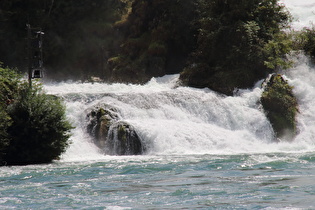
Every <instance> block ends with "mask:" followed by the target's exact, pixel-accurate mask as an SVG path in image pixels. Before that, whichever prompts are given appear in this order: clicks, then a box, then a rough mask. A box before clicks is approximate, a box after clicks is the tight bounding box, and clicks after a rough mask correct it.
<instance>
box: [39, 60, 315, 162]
mask: <svg viewBox="0 0 315 210" xmlns="http://www.w3.org/2000/svg"><path fill="white" fill-rule="evenodd" d="M297 61H299V62H297V65H296V66H295V67H294V68H292V69H290V70H287V71H285V72H283V73H284V74H285V76H286V79H287V80H288V81H289V83H290V85H292V86H294V93H295V94H296V96H297V98H298V101H299V104H300V107H299V109H300V113H299V114H298V129H299V134H298V136H297V137H296V139H295V140H294V142H293V143H286V142H280V143H275V142H273V136H274V133H273V130H272V128H271V125H270V123H269V121H268V120H267V118H266V116H265V114H264V111H263V110H262V108H261V105H260V102H259V98H260V95H261V93H262V88H261V83H262V81H260V82H258V83H257V85H256V86H255V87H253V88H252V89H247V90H239V91H237V93H236V94H235V96H233V97H232V96H224V95H220V94H218V93H216V92H214V91H212V90H210V89H207V88H205V89H196V88H189V87H176V81H177V79H178V75H168V76H165V77H162V78H153V79H152V80H151V81H150V82H148V83H147V84H145V85H130V84H129V85H127V84H102V83H94V84H90V83H58V84H46V85H45V89H46V90H47V91H48V92H49V93H51V94H56V95H59V96H61V97H63V98H64V99H65V103H66V106H67V113H68V118H69V119H70V121H71V122H72V123H73V124H74V126H75V127H76V128H75V130H74V131H73V136H72V139H71V140H72V144H71V146H70V148H69V149H68V150H67V152H66V153H65V154H64V157H63V158H64V159H66V160H81V159H83V160H86V159H98V158H104V155H108V154H106V152H104V151H102V150H100V149H99V148H97V147H96V146H95V145H94V143H93V140H92V139H91V137H90V136H89V135H88V134H87V133H86V125H87V121H86V120H87V119H86V115H87V113H86V110H87V109H90V108H92V107H95V106H97V105H99V104H104V103H106V104H108V105H110V106H112V107H115V108H116V109H117V110H118V112H119V117H120V119H121V120H123V121H124V122H127V123H128V124H130V125H132V126H133V127H134V128H135V130H136V131H137V134H138V135H139V136H140V138H141V140H142V141H143V142H142V143H143V144H144V145H145V146H146V148H147V151H146V155H169V154H174V155H179V154H180V155H182V154H237V153H266V152H267V153H268V152H302V151H303V152H307V151H313V150H314V149H315V146H314V139H315V110H314V109H315V101H314V98H315V90H314V84H315V70H314V68H311V67H310V66H309V65H307V60H306V58H305V57H303V56H300V57H298V58H297Z"/></svg>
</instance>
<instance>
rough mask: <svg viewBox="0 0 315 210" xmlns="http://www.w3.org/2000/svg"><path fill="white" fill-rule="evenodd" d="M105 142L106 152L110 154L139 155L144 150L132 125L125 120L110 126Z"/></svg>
mask: <svg viewBox="0 0 315 210" xmlns="http://www.w3.org/2000/svg"><path fill="white" fill-rule="evenodd" d="M106 143H107V147H106V149H107V150H108V151H107V153H109V154H111V155H141V154H143V152H144V151H145V148H144V147H143V145H142V142H141V139H140V137H139V136H138V134H137V132H136V131H135V129H134V127H133V126H131V125H129V124H128V123H126V122H118V123H115V124H114V125H113V126H112V127H111V129H110V132H109V136H108V140H107V142H106Z"/></svg>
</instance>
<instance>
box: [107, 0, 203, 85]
mask: <svg viewBox="0 0 315 210" xmlns="http://www.w3.org/2000/svg"><path fill="white" fill-rule="evenodd" d="M196 6H197V4H196V3H195V2H194V1H190V0H182V1H168V0H156V1H148V0H135V1H134V2H133V4H132V11H131V12H130V14H129V16H128V17H127V18H126V20H125V21H124V22H120V23H119V25H117V28H118V29H119V30H120V31H122V32H123V34H124V36H125V39H124V41H123V43H122V47H121V50H120V51H119V54H118V56H116V57H113V58H112V59H110V60H109V61H110V63H111V65H112V68H113V74H112V79H113V80H114V81H125V82H137V83H139V82H140V83H141V82H146V81H147V80H148V79H150V78H151V77H152V76H162V75H165V74H172V73H179V72H180V71H181V70H182V69H183V67H184V66H185V63H186V59H187V57H188V55H189V53H190V52H191V51H192V50H193V49H194V47H195V37H194V34H195V32H196V27H195V25H193V24H192V23H193V21H194V20H195V18H196ZM183 14H185V15H183ZM112 61H114V62H112Z"/></svg>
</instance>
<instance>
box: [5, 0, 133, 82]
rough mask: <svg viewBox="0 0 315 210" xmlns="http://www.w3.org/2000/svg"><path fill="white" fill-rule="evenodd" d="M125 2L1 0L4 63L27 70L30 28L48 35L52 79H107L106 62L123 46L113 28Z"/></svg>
mask: <svg viewBox="0 0 315 210" xmlns="http://www.w3.org/2000/svg"><path fill="white" fill-rule="evenodd" d="M126 5H127V1H126V0H106V1H104V0H80V1H77V0H67V1H62V0H55V1H51V0H28V1H25V0H1V1H0V41H1V43H2V44H1V46H0V60H2V61H4V63H5V64H6V65H8V66H11V67H18V68H19V69H21V70H25V69H26V67H27V63H26V59H25V57H26V55H27V52H26V41H25V38H26V37H27V31H26V24H27V23H29V24H30V25H31V26H32V27H34V28H41V29H42V30H44V32H45V35H44V46H43V50H44V59H45V67H46V68H47V69H48V71H47V74H49V77H50V78H55V79H59V78H61V79H68V78H69V77H70V78H72V79H87V78H88V77H89V76H98V77H102V78H104V77H108V76H109V72H108V68H107V62H106V61H107V59H108V58H109V57H111V54H112V53H114V52H115V51H116V49H117V48H118V46H119V43H118V42H119V40H120V39H119V37H120V35H119V33H118V32H117V31H116V30H115V29H114V28H113V24H114V23H115V22H116V21H117V20H119V19H120V17H121V15H122V14H124V13H125V12H126V11H125V9H126Z"/></svg>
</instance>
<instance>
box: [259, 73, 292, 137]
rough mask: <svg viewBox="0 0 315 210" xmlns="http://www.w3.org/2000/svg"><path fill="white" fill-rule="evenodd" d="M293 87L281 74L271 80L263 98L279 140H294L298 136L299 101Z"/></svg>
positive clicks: (262, 100) (264, 106) (262, 101)
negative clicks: (297, 116)
mask: <svg viewBox="0 0 315 210" xmlns="http://www.w3.org/2000/svg"><path fill="white" fill-rule="evenodd" d="M292 89H293V87H292V86H290V85H289V84H288V83H287V81H286V80H284V79H283V77H282V76H281V75H279V74H274V75H272V77H271V78H270V80H269V81H268V83H267V86H266V88H265V91H264V92H263V94H262V96H261V103H262V105H263V108H264V110H265V111H266V114H267V117H268V119H269V120H270V122H271V124H272V127H273V129H274V131H275V133H276V137H277V138H280V139H281V138H284V139H285V140H289V141H290V140H292V139H293V138H294V137H295V135H296V114H297V112H298V103H297V99H296V98H295V96H294V95H293V92H292Z"/></svg>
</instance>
